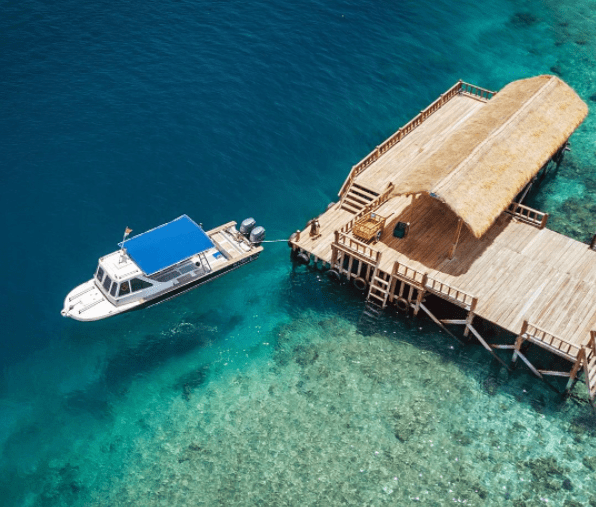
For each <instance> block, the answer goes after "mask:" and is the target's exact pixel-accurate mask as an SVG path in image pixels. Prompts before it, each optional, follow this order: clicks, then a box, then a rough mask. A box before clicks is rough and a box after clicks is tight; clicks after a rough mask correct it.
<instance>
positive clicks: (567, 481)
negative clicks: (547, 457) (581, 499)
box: [562, 479, 573, 491]
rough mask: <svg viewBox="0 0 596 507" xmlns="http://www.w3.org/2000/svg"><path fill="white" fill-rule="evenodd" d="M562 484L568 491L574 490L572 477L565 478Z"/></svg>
mask: <svg viewBox="0 0 596 507" xmlns="http://www.w3.org/2000/svg"><path fill="white" fill-rule="evenodd" d="M562 486H563V489H566V490H567V491H573V484H571V479H564V480H563V484H562Z"/></svg>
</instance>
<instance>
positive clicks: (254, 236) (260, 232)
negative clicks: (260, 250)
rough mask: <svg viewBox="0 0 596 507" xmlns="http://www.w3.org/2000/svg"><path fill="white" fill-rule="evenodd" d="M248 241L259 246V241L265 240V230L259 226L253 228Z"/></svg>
mask: <svg viewBox="0 0 596 507" xmlns="http://www.w3.org/2000/svg"><path fill="white" fill-rule="evenodd" d="M248 239H249V241H250V242H251V243H252V244H254V245H258V244H260V243H261V241H263V240H264V239H265V228H264V227H261V226H260V225H259V226H257V227H255V228H254V229H253V230H252V231H251V233H250V237H249V238H248Z"/></svg>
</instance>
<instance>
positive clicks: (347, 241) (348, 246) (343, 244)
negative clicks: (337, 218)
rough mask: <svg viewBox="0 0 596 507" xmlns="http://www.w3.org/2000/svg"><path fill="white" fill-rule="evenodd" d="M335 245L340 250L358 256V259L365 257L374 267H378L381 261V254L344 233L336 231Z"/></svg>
mask: <svg viewBox="0 0 596 507" xmlns="http://www.w3.org/2000/svg"><path fill="white" fill-rule="evenodd" d="M334 243H335V245H336V246H337V247H338V248H340V249H342V250H347V251H348V252H351V253H353V254H356V255H357V256H358V257H363V258H364V259H365V260H367V261H370V262H372V264H374V265H377V263H378V262H379V261H380V260H381V252H379V251H378V250H375V249H374V248H372V247H370V246H368V245H367V244H366V243H363V242H362V241H358V240H357V239H354V238H352V237H351V236H349V235H348V234H344V233H343V232H340V231H335V242H334Z"/></svg>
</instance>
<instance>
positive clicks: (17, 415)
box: [0, 0, 596, 506]
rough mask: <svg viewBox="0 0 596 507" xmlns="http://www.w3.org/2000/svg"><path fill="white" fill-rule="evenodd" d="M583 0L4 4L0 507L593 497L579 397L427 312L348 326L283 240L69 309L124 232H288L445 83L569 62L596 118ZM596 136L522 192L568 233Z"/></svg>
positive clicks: (577, 144) (588, 225)
mask: <svg viewBox="0 0 596 507" xmlns="http://www.w3.org/2000/svg"><path fill="white" fill-rule="evenodd" d="M595 7H596V3H595V2H594V1H587V0H583V1H581V2H577V1H575V2H570V1H562V2H561V1H558V2H551V1H541V2H539V1H537V0H532V1H527V2H508V1H504V0H499V1H493V2H485V3H477V2H470V1H463V2H457V4H455V3H453V2H445V1H443V2H427V1H423V2H411V1H406V2H400V3H395V4H389V5H383V4H379V3H372V2H371V3H366V4H363V3H362V2H352V1H339V0H335V1H328V2H321V1H305V0H299V1H297V2H291V3H288V2H284V3H282V2H264V1H257V2H251V3H246V2H237V1H231V2H225V3H224V2H208V1H206V0H197V1H195V2H189V1H187V0H183V1H177V2H172V1H169V0H166V1H163V2H128V3H121V4H114V3H109V4H108V3H107V2H99V3H94V4H90V3H80V2H74V1H72V0H59V1H57V2H54V3H52V4H51V5H50V4H46V3H43V2H39V1H33V0H25V1H24V2H19V3H18V4H14V5H13V4H8V3H7V2H4V4H3V16H2V18H1V19H0V30H1V33H2V34H3V37H2V51H0V65H1V67H2V69H3V71H2V73H0V85H1V86H0V89H1V90H2V92H0V133H1V136H2V141H3V142H2V145H3V149H2V150H0V164H1V167H2V171H3V172H2V175H3V184H2V185H1V186H0V197H1V199H2V204H3V206H2V223H3V226H4V229H5V233H4V235H5V244H4V248H3V249H2V250H1V254H0V255H1V256H2V258H1V261H2V265H3V266H5V271H4V276H3V285H2V288H3V290H2V291H1V292H0V294H1V296H0V297H1V298H2V300H1V303H2V306H1V307H2V309H3V313H2V316H3V319H2V335H1V337H0V346H1V348H0V365H1V369H0V498H2V504H3V505H8V506H21V505H22V506H46V505H47V506H66V505H68V506H79V505H80V506H82V505H98V506H99V505H110V506H112V505H344V504H350V505H384V504H389V505H409V504H413V503H415V502H420V503H421V504H424V505H447V504H451V503H461V504H465V505H519V506H523V505H526V506H534V505H567V506H574V505H596V492H595V489H594V485H595V484H596V482H595V481H594V479H593V477H594V475H595V472H596V419H595V418H594V415H593V414H592V412H591V410H590V408H589V407H588V405H587V404H585V403H584V402H583V401H582V400H585V392H584V391H585V388H584V386H583V385H582V384H578V385H577V386H576V389H575V394H576V397H572V398H568V399H562V398H561V397H560V396H559V395H558V394H557V393H556V392H555V391H554V390H553V389H551V387H549V386H548V385H546V384H544V383H542V382H540V381H538V380H537V379H535V378H533V377H532V376H531V374H530V373H529V372H527V370H525V369H524V368H523V367H521V366H520V367H518V368H517V369H516V370H515V371H514V372H513V373H511V374H508V373H507V372H506V371H505V370H503V369H501V368H500V366H499V364H498V363H497V362H496V361H492V360H491V359H490V357H489V356H488V354H486V352H485V351H484V350H483V349H482V348H480V347H479V346H476V345H474V344H473V343H470V344H468V345H465V346H462V345H460V344H458V342H456V341H454V340H452V339H451V338H450V337H448V336H446V335H445V334H444V333H441V332H439V331H438V330H437V328H436V327H435V326H434V325H433V324H432V323H431V322H429V321H428V320H426V319H425V318H417V319H413V318H405V317H403V316H397V315H394V314H392V313H391V312H389V314H388V315H387V316H386V317H385V318H383V319H381V320H380V321H379V322H377V324H376V325H375V326H374V327H372V328H368V329H366V330H361V329H360V330H359V328H358V326H357V323H358V320H359V317H360V313H361V311H362V307H363V304H362V295H361V294H360V293H358V292H356V291H355V290H354V289H351V288H349V287H338V286H335V285H330V284H329V283H328V282H327V280H326V278H325V277H324V276H322V275H321V273H318V272H311V271H307V270H304V269H303V268H301V269H296V270H293V269H292V266H291V264H290V262H289V253H288V249H287V247H286V246H285V245H284V243H279V244H270V245H266V250H265V252H264V253H263V254H262V256H261V257H260V259H259V260H258V261H257V262H255V263H253V264H251V265H250V266H247V267H244V268H242V269H241V270H238V271H236V272H234V273H232V274H230V275H228V276H226V277H224V278H222V279H219V280H217V281H215V282H213V283H211V284H209V285H208V286H205V287H203V288H200V289H198V290H196V291H193V292H191V293H189V294H187V295H185V296H183V297H180V298H177V299H176V300H174V301H171V302H168V303H164V304H162V305H159V306H157V307H154V308H151V309H148V310H146V311H144V312H137V313H133V314H128V315H125V316H121V317H118V318H114V319H111V320H107V321H103V322H97V323H87V324H84V323H78V322H74V321H67V320H64V319H62V318H61V317H60V315H59V311H60V309H61V306H62V301H63V298H64V296H65V295H66V293H67V292H68V291H69V290H70V289H71V288H72V287H73V286H74V285H75V284H77V283H80V282H81V281H83V280H85V279H87V278H89V277H90V276H91V273H92V272H93V270H94V267H95V264H96V261H97V258H98V257H99V256H100V255H103V254H105V253H108V252H110V251H112V250H113V249H114V248H115V247H116V243H117V242H118V241H119V240H120V239H121V234H122V231H123V229H124V227H125V226H129V227H131V228H133V229H134V231H135V233H136V232H141V231H143V230H146V229H149V228H151V227H153V226H155V225H157V224H160V223H163V222H166V221H168V220H171V219H173V218H175V217H176V216H179V215H180V214H182V213H188V214H189V215H190V216H191V217H193V218H194V219H195V220H197V221H199V222H203V223H204V224H205V226H206V227H213V226H216V225H219V224H220V223H223V222H224V221H228V220H232V219H235V220H242V219H243V218H245V217H247V216H254V217H255V218H256V220H257V222H258V223H259V224H262V225H264V226H265V227H266V228H267V231H268V237H269V238H271V239H278V238H286V237H288V236H289V234H290V233H291V232H292V231H294V230H296V229H297V228H301V227H303V226H304V224H305V223H306V221H307V220H309V219H310V218H312V216H314V215H316V214H318V213H320V212H321V211H322V210H324V209H325V206H326V205H327V203H328V202H330V201H332V200H334V199H335V198H336V195H337V191H338V190H339V188H340V186H341V183H342V182H343V179H344V178H345V176H346V174H347V173H348V171H349V168H350V167H351V166H352V165H353V164H354V163H356V162H357V161H358V160H360V158H362V157H363V156H364V155H365V154H367V153H368V152H369V151H370V149H371V148H372V147H374V146H375V145H377V144H379V142H381V141H382V140H383V139H385V138H386V137H388V136H389V135H390V134H391V133H393V132H394V131H395V130H396V129H397V128H398V127H399V126H401V125H402V124H404V123H405V122H407V121H408V120H409V119H410V118H411V117H412V116H414V115H415V114H416V113H417V111H419V110H420V109H422V108H424V107H425V106H426V105H428V104H429V103H430V102H431V101H432V100H434V99H435V98H436V97H437V96H438V95H439V94H440V93H442V92H443V91H445V90H446V89H447V88H449V87H450V86H451V85H452V84H453V83H454V82H455V81H456V80H457V79H460V78H461V79H464V80H466V81H468V82H472V83H475V84H478V85H480V86H484V87H486V88H490V89H499V88H501V87H502V86H504V85H505V84H506V83H507V82H509V81H511V80H514V79H518V78H523V77H527V76H531V75H536V74H540V73H556V74H558V75H560V76H561V77H562V78H563V79H565V80H566V81H567V82H568V83H569V84H570V85H571V86H573V87H574V88H575V89H576V90H577V92H578V93H579V94H580V96H581V97H582V98H583V99H584V100H585V101H586V102H587V103H588V105H589V106H590V107H591V108H592V107H593V106H594V104H595V103H596V85H595V84H594V83H595V82H596V80H595V77H596V47H595V45H596V42H595V41H596V37H595V35H596V33H595V32H596V19H595V18H596V9H595ZM595 133H596V123H595V120H594V116H593V115H592V114H591V115H590V116H589V117H588V118H587V120H586V121H585V122H584V124H583V125H582V126H581V127H580V129H579V131H578V132H577V133H576V134H575V135H574V137H573V138H572V152H571V153H569V154H568V155H567V157H566V159H565V162H564V164H563V165H562V166H561V168H560V170H559V172H558V173H557V174H554V175H552V176H550V177H549V178H547V179H546V180H545V181H544V182H543V185H542V186H541V189H540V191H539V192H537V193H534V194H533V195H532V196H531V198H530V200H531V203H532V204H533V205H534V206H536V207H539V208H540V209H542V210H545V211H548V212H549V213H550V214H551V218H550V220H549V226H550V227H552V228H554V229H555V230H557V231H560V232H563V233H565V234H568V235H570V236H572V237H574V238H576V239H579V240H581V241H586V240H588V239H589V238H590V237H591V234H592V233H593V232H594V231H595V230H596V229H595V228H594V220H593V216H594V213H593V212H594V211H596V198H595V197H594V186H595V185H596V178H595V177H594V171H593V167H594V162H593V160H594V158H593V157H594V154H595V149H594V139H596V137H595ZM503 357H505V356H503ZM553 385H554V386H555V387H557V388H561V387H562V384H560V383H554V382H553Z"/></svg>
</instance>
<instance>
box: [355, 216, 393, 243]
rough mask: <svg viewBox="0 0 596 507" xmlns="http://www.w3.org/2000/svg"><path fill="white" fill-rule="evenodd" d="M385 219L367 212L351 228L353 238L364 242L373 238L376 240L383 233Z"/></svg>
mask: <svg viewBox="0 0 596 507" xmlns="http://www.w3.org/2000/svg"><path fill="white" fill-rule="evenodd" d="M386 220H387V218H385V217H382V216H381V215H377V214H376V213H373V212H372V211H371V212H368V213H367V214H366V215H364V216H363V217H362V218H360V219H359V220H358V221H357V222H356V223H355V224H354V227H353V228H352V232H353V233H354V236H356V237H358V238H361V239H363V240H364V241H370V240H371V239H373V238H376V240H378V239H379V238H380V237H381V234H382V233H383V227H384V226H385V221H386Z"/></svg>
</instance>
